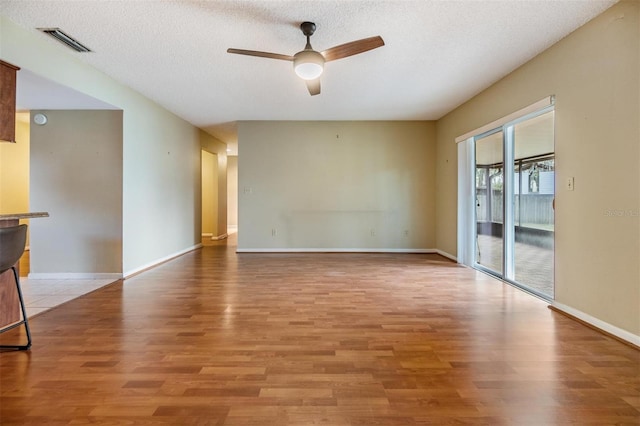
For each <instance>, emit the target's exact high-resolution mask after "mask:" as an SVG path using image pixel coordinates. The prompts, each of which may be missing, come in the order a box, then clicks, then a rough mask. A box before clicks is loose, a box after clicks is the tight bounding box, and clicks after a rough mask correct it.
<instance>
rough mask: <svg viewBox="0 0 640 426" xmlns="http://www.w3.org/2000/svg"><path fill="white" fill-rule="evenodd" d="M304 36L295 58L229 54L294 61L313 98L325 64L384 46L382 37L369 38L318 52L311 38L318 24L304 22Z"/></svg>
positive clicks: (254, 52)
mask: <svg viewBox="0 0 640 426" xmlns="http://www.w3.org/2000/svg"><path fill="white" fill-rule="evenodd" d="M300 29H301V30H302V34H304V35H305V36H306V37H307V45H306V46H305V47H304V50H301V51H300V52H298V53H296V54H295V55H293V56H290V55H282V54H280V53H270V52H260V51H257V50H244V49H233V48H230V49H227V52H228V53H236V54H239V55H248V56H259V57H262V58H271V59H280V60H283V61H292V62H293V69H294V70H295V72H296V74H297V75H298V77H300V78H302V79H303V80H305V83H306V84H307V89H309V94H311V96H313V95H318V94H319V93H320V75H321V74H322V71H323V70H324V64H325V62H329V61H335V60H337V59H342V58H346V57H347V56H353V55H357V54H358V53H363V52H366V51H368V50H372V49H375V48H377V47H382V46H384V40H382V37H380V36H375V37H369V38H363V39H362V40H356V41H352V42H349V43H345V44H341V45H339V46H334V47H332V48H330V49H327V50H323V51H322V52H318V51H316V50H313V48H312V47H311V42H310V40H309V39H310V38H311V36H312V35H313V33H314V32H315V31H316V24H314V23H313V22H303V23H302V24H300Z"/></svg>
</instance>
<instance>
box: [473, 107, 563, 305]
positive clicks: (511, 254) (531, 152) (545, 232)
mask: <svg viewBox="0 0 640 426" xmlns="http://www.w3.org/2000/svg"><path fill="white" fill-rule="evenodd" d="M553 121H554V112H553V109H552V107H550V108H546V109H545V110H542V111H539V112H536V113H534V114H529V115H528V116H525V117H523V118H521V119H518V120H514V121H512V122H510V123H507V124H505V125H504V126H501V127H499V128H496V129H493V130H491V131H489V132H486V133H483V134H481V135H478V136H476V137H475V138H474V145H475V161H474V175H475V198H476V199H475V206H476V211H475V218H476V220H475V245H476V247H475V265H474V266H475V267H477V268H478V269H481V270H484V271H486V272H489V273H491V274H493V275H496V276H498V277H499V278H502V279H504V280H506V281H509V282H512V283H514V284H516V285H519V286H521V287H523V288H525V289H526V290H528V291H531V292H533V293H535V294H538V295H540V296H542V297H545V298H548V299H552V298H553V295H554V279H553V276H554V265H553V258H554V256H553V251H554V233H555V228H554V192H555V189H554V181H555V178H554V174H555V156H554V136H553V127H554V126H553Z"/></svg>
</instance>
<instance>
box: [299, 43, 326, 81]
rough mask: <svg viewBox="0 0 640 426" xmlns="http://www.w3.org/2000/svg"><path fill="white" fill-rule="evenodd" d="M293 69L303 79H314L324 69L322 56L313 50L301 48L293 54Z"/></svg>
mask: <svg viewBox="0 0 640 426" xmlns="http://www.w3.org/2000/svg"><path fill="white" fill-rule="evenodd" d="M293 69H294V70H295V72H296V74H297V75H298V77H300V78H301V79H303V80H315V79H316V78H318V77H320V75H322V71H323V70H324V56H322V54H321V53H319V52H316V51H315V50H303V51H301V52H298V53H296V54H295V55H294V56H293Z"/></svg>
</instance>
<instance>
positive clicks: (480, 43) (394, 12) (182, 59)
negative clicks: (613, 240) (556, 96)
mask: <svg viewBox="0 0 640 426" xmlns="http://www.w3.org/2000/svg"><path fill="white" fill-rule="evenodd" d="M615 2H616V0H540V1H539V0H501V1H478V0H459V1H446V0H440V1H435V0H419V1H408V0H407V1H402V0H396V1H392V0H364V1H355V0H354V1H344V0H326V1H320V0H307V1H304V0H297V1H276V0H272V1H256V0H249V1H238V0H229V1H214V0H210V1H193V0H180V1H178V0H175V1H160V0H127V1H118V0H111V1H103V0H75V1H68V0H55V1H43V0H40V1H34V0H0V14H2V15H4V16H6V17H7V18H9V19H10V20H12V21H13V22H15V23H17V24H18V25H21V26H23V27H25V28H27V29H29V30H31V31H33V32H38V31H37V30H36V29H35V28H38V27H60V28H61V29H62V30H64V31H65V32H66V33H68V34H69V35H71V36H73V37H75V38H76V39H78V40H79V41H80V42H82V43H83V44H85V45H86V46H88V47H89V48H91V49H92V50H93V52H91V53H75V52H73V51H71V50H70V49H68V48H66V47H65V46H63V45H62V44H60V43H59V42H57V41H55V40H51V43H56V44H58V45H60V54H71V55H74V56H76V57H78V58H80V59H81V60H83V61H85V62H87V63H89V64H91V65H93V66H94V67H95V68H97V69H99V70H101V71H103V72H104V73H106V74H108V75H110V76H111V77H113V78H114V79H116V80H118V81H120V82H121V83H123V84H125V85H127V86H129V87H131V88H133V89H135V90H137V91H138V92H140V93H142V94H144V95H145V96H147V97H149V98H151V99H153V100H155V101H156V102H158V103H159V104H160V105H162V106H164V107H165V108H167V109H168V110H170V111H172V112H174V113H175V114H177V115H178V116H180V117H183V118H184V119H186V120H187V121H189V122H191V123H192V124H194V125H196V126H198V127H200V128H203V129H204V130H206V131H208V132H209V133H211V134H213V135H214V136H217V137H218V138H219V139H221V140H223V141H224V142H226V143H228V144H230V146H234V144H235V143H236V126H235V123H236V121H238V120H431V119H438V118H440V117H441V116H442V115H444V114H446V113H447V112H449V111H451V110H452V109H454V108H455V107H457V106H458V105H460V104H461V103H463V102H465V101H466V100H468V99H469V98H471V97H472V96H474V95H475V94H477V93H479V92H480V91H482V90H483V89H485V88H486V87H488V86H489V85H491V84H492V83H494V82H496V81H497V80H499V79H500V78H502V77H503V76H505V75H506V74H508V73H509V72H511V71H513V70H514V69H516V68H517V67H518V66H520V65H522V64H523V63H525V62H526V61H528V60H529V59H531V58H533V57H534V56H536V55H537V54H539V53H540V52H542V51H543V50H545V49H546V48H548V47H549V46H551V45H552V44H554V43H555V42H557V41H558V40H560V39H561V38H563V37H564V36H566V35H567V34H569V33H570V32H572V31H573V30H575V29H576V28H578V27H579V26H581V25H583V24H584V23H586V22H587V21H589V20H590V19H592V18H593V17H595V16H596V15H598V14H600V13H601V12H602V11H604V10H605V9H607V8H608V7H610V6H612V5H613V4H614V3H615ZM305 20H308V21H313V22H315V23H316V25H317V30H316V33H315V34H314V35H313V37H312V38H311V43H312V45H313V47H314V48H315V49H316V50H319V51H320V50H325V49H327V48H329V47H333V46H335V45H339V44H342V43H346V42H349V41H353V40H358V39H361V38H365V37H370V36H374V35H380V36H381V37H382V38H383V39H384V41H385V46H383V47H381V48H378V49H375V50H372V51H369V52H365V53H362V54H360V55H357V56H353V57H349V58H345V59H341V60H338V61H335V62H330V63H328V64H327V65H326V67H325V73H324V74H323V76H322V93H321V94H320V95H318V96H313V97H312V96H309V94H308V92H307V89H306V87H305V85H304V82H303V81H302V80H300V79H298V78H297V77H296V76H295V74H294V73H293V69H292V65H291V63H290V62H286V61H278V60H273V59H265V58H255V57H248V56H241V55H232V54H229V53H226V50H227V48H229V47H235V48H240V49H248V50H262V51H268V52H275V53H282V54H287V55H292V54H294V53H296V52H298V51H299V50H302V49H303V48H304V44H305V38H304V36H303V35H302V32H301V31H300V29H299V25H300V23H301V22H302V21H305ZM38 34H40V36H41V37H43V38H46V39H47V40H49V38H48V37H47V36H45V35H43V34H41V33H39V32H38ZM31 108H42V106H41V105H32V106H31ZM234 149H235V148H234Z"/></svg>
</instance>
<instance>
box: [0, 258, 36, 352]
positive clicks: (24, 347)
mask: <svg viewBox="0 0 640 426" xmlns="http://www.w3.org/2000/svg"><path fill="white" fill-rule="evenodd" d="M11 269H12V270H13V277H14V278H15V280H16V289H17V290H18V299H20V310H21V311H22V321H19V322H17V323H15V324H13V325H11V326H9V327H7V328H6V329H5V330H2V331H6V330H10V329H12V328H15V327H18V326H20V325H21V324H24V329H25V331H26V332H27V344H26V345H0V349H17V350H19V351H26V350H27V349H29V348H31V330H30V329H29V320H28V318H27V309H26V308H25V306H24V298H23V297H22V290H21V289H20V278H19V277H18V271H16V268H15V267H13V266H12V267H11ZM0 332H1V331H0Z"/></svg>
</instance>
